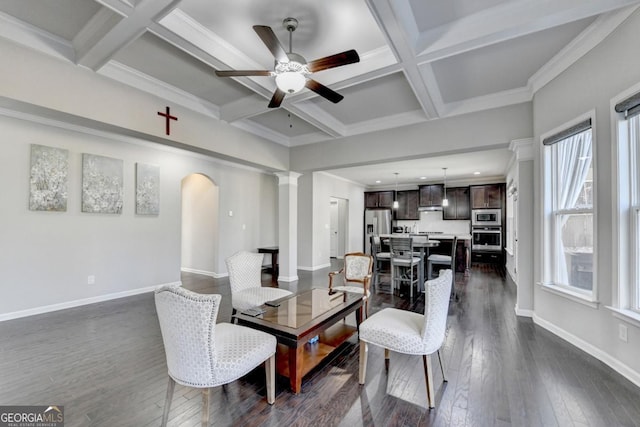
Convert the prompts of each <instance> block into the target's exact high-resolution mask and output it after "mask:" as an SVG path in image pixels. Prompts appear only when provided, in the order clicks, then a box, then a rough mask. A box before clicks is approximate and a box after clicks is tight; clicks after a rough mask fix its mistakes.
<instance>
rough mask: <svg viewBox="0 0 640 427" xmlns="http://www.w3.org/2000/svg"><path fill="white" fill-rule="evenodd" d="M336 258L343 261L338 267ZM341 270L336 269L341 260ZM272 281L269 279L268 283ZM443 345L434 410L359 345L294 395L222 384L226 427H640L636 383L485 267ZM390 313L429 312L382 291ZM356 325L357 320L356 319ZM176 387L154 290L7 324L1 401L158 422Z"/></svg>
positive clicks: (214, 289)
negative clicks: (518, 311) (546, 323)
mask: <svg viewBox="0 0 640 427" xmlns="http://www.w3.org/2000/svg"><path fill="white" fill-rule="evenodd" d="M334 264H336V263H334ZM333 267H334V268H335V267H336V265H334V266H333ZM327 272H328V270H320V271H317V272H314V273H309V272H304V271H301V272H300V275H301V277H300V280H299V282H297V283H293V284H283V285H282V287H284V288H290V289H291V290H294V291H295V290H301V289H307V288H310V287H311V286H323V287H326V286H327ZM263 279H264V284H265V285H273V284H272V283H271V280H270V276H268V275H264V276H263ZM456 280H457V283H456V287H457V289H458V294H459V296H460V299H459V301H457V302H452V304H451V306H450V310H449V319H448V328H447V337H446V340H445V343H444V346H443V348H442V355H443V358H444V361H445V366H446V370H447V377H448V380H449V382H448V383H442V379H441V375H440V372H439V369H437V361H436V360H434V362H435V363H436V365H435V367H434V374H435V385H436V389H437V396H436V409H434V410H431V411H429V410H428V409H427V407H426V406H427V404H426V387H425V383H424V376H423V370H422V358H420V357H409V356H403V355H398V354H392V355H391V366H390V369H389V372H388V373H386V372H385V369H384V354H383V350H382V349H381V348H377V347H374V346H370V350H369V353H370V355H369V363H368V369H367V381H366V384H365V385H364V386H360V385H358V344H357V337H356V336H354V337H352V338H351V339H350V340H349V341H347V342H346V343H345V344H343V346H342V347H341V348H340V350H339V351H338V352H337V353H336V355H335V357H333V358H332V359H330V360H329V361H328V362H327V363H325V364H323V365H321V366H320V367H319V368H317V369H315V370H314V371H312V372H311V373H310V374H309V375H308V376H307V377H305V381H304V382H303V386H302V392H301V393H300V394H299V395H293V394H292V393H291V392H290V391H289V390H288V388H287V380H286V379H283V378H279V379H278V383H277V386H276V393H277V396H276V403H275V405H273V406H269V405H268V404H267V403H266V399H265V384H264V370H263V369H262V368H258V369H256V370H255V371H253V372H252V373H250V374H249V375H247V376H246V377H244V378H243V379H241V380H239V381H236V382H234V383H231V384H228V385H226V386H223V387H217V388H215V389H213V390H212V398H211V401H212V404H211V416H210V418H211V420H212V422H213V425H216V426H307V425H308V426H345V427H351V426H373V425H375V426H473V427H475V426H508V425H511V426H562V427H564V426H573V425H575V426H587V425H588V426H639V425H640V389H639V388H638V387H636V386H634V385H633V384H632V383H630V382H629V381H627V380H626V379H624V378H623V377H622V376H620V375H619V374H617V373H616V372H614V371H613V370H612V369H610V368H609V367H607V366H606V365H604V364H603V363H601V362H599V361H597V360H596V359H594V358H592V357H590V356H588V355H587V354H585V353H584V352H582V351H581V350H578V349H577V348H575V347H573V346H572V345H570V344H568V343H566V342H565V341H563V340H561V339H559V338H558V337H556V336H555V335H553V334H551V333H549V332H547V331H545V330H544V329H541V328H539V327H537V326H535V325H534V324H533V323H532V321H531V320H530V319H524V318H517V317H516V316H515V313H514V304H515V286H514V285H513V284H512V283H510V282H509V281H508V280H506V279H505V277H504V272H503V271H500V270H498V269H495V268H492V267H491V266H488V265H475V266H474V268H473V270H472V273H471V275H470V277H468V278H465V277H463V276H462V275H461V274H458V276H457V278H456ZM183 283H184V286H185V287H187V288H189V289H193V290H196V291H199V292H204V293H219V294H221V295H222V296H223V299H222V309H221V311H220V315H219V318H218V321H229V320H230V317H231V306H230V290H229V284H228V280H227V279H212V278H210V277H206V276H198V275H195V274H188V273H185V274H183ZM384 307H398V308H402V309H407V310H414V311H421V310H423V308H424V299H423V297H420V298H418V299H417V300H416V301H414V302H409V301H407V300H406V299H403V298H400V297H398V296H394V295H390V294H385V293H379V294H375V295H373V297H372V301H371V312H372V313H373V312H375V311H377V310H380V309H382V308H384ZM348 321H349V322H353V321H354V320H353V319H348ZM166 386H167V371H166V362H165V356H164V348H163V345H162V339H161V336H160V329H159V326H158V321H157V318H156V313H155V307H154V301H153V295H152V294H151V293H149V294H144V295H138V296H133V297H128V298H123V299H119V300H114V301H109V302H104V303H99V304H93V305H89V306H84V307H78V308H74V309H69V310H64V311H59V312H54V313H49V314H44V315H39V316H33V317H29V318H24V319H17V320H12V321H7V322H2V323H0V404H2V405H9V404H20V405H25V404H39V405H50V404H58V405H64V407H65V415H66V424H65V425H66V426H67V427H69V426H89V425H90V426H146V425H150V426H157V425H159V424H160V417H161V415H162V405H163V403H164V397H165V392H166ZM200 409H201V398H200V393H199V391H197V390H194V389H189V388H185V387H181V386H176V391H175V394H174V399H173V404H172V408H171V415H170V425H172V426H195V425H199V422H200Z"/></svg>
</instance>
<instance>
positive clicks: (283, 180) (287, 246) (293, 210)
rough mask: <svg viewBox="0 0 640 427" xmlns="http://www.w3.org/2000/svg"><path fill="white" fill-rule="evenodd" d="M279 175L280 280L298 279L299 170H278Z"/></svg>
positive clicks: (291, 280)
mask: <svg viewBox="0 0 640 427" xmlns="http://www.w3.org/2000/svg"><path fill="white" fill-rule="evenodd" d="M276 176H277V177H278V246H279V248H280V249H279V250H280V267H279V273H278V281H280V280H282V281H283V282H294V281H296V280H298V178H299V177H300V176H302V174H299V173H297V172H291V171H289V172H276Z"/></svg>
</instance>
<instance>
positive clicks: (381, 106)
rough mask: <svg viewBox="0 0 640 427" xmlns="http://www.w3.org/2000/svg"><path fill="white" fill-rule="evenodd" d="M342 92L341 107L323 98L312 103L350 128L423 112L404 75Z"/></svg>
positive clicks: (363, 84)
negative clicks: (404, 114)
mask: <svg viewBox="0 0 640 427" xmlns="http://www.w3.org/2000/svg"><path fill="white" fill-rule="evenodd" d="M318 80H319V81H321V80H320V79H318ZM338 92H339V93H340V94H342V95H344V99H343V100H342V101H340V102H339V103H337V104H333V103H331V102H329V101H327V100H325V99H324V98H321V97H316V98H313V100H311V102H313V103H314V104H316V105H317V106H319V107H320V108H322V109H323V110H325V111H326V112H327V113H329V114H331V115H332V116H334V117H336V118H337V119H338V120H340V121H341V122H342V123H344V124H346V125H350V124H354V123H359V122H362V121H367V120H373V119H378V118H381V117H387V116H393V115H397V114H402V113H406V112H409V111H416V110H420V109H421V107H420V104H419V103H418V100H417V99H416V97H415V95H414V93H413V90H411V86H409V83H407V79H406V78H405V77H404V74H403V73H395V74H390V75H388V76H385V77H381V78H379V79H375V80H370V81H367V82H364V83H361V84H358V85H355V86H351V87H348V88H345V89H340V90H338Z"/></svg>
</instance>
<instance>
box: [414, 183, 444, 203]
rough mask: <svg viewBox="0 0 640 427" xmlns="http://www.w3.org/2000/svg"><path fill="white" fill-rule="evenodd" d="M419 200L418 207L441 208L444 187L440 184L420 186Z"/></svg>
mask: <svg viewBox="0 0 640 427" xmlns="http://www.w3.org/2000/svg"><path fill="white" fill-rule="evenodd" d="M419 191H420V200H419V201H418V206H420V207H421V208H432V207H438V206H442V194H443V193H444V186H443V185H442V184H432V185H421V186H420V190H419Z"/></svg>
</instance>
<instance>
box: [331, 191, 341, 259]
mask: <svg viewBox="0 0 640 427" xmlns="http://www.w3.org/2000/svg"><path fill="white" fill-rule="evenodd" d="M330 203H331V206H330V208H329V232H330V233H331V234H330V236H329V256H330V257H331V258H336V257H337V256H338V230H339V227H340V216H339V209H338V201H337V200H335V199H331V202H330Z"/></svg>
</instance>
